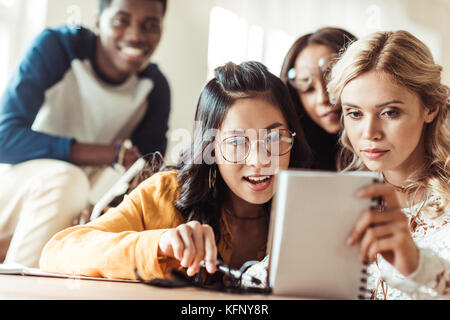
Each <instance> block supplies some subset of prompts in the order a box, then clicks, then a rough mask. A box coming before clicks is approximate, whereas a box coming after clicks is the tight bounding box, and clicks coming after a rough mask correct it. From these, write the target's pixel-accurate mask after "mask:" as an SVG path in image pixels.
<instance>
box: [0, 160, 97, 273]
mask: <svg viewBox="0 0 450 320" xmlns="http://www.w3.org/2000/svg"><path fill="white" fill-rule="evenodd" d="M2 166H5V165H2ZM89 190H90V185H89V180H88V177H87V175H86V174H85V172H84V171H83V170H82V169H81V168H79V167H77V166H74V165H72V164H70V163H68V162H64V161H58V160H49V159H39V160H31V161H27V162H23V163H20V164H16V165H11V166H8V167H6V168H5V167H4V168H2V171H0V237H2V236H9V235H13V237H12V239H11V244H10V246H9V249H8V252H7V254H6V259H5V262H4V263H12V262H15V263H20V264H23V265H26V266H28V267H34V268H37V267H38V263H39V258H40V255H41V251H42V249H43V247H44V245H45V244H46V243H47V242H48V240H50V238H51V237H52V236H53V235H54V234H55V233H57V232H58V231H60V230H62V229H65V228H67V227H69V226H70V225H71V222H72V220H73V218H74V217H76V216H77V215H78V214H79V213H80V211H81V210H82V209H84V208H85V207H86V205H87V203H88V196H89Z"/></svg>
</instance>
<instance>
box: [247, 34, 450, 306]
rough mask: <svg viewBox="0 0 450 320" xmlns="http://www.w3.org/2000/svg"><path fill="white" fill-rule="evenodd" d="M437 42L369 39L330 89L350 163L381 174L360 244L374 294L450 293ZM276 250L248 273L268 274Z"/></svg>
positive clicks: (444, 117) (353, 49)
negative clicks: (377, 204) (379, 202)
mask: <svg viewBox="0 0 450 320" xmlns="http://www.w3.org/2000/svg"><path fill="white" fill-rule="evenodd" d="M441 71H442V68H441V67H440V66H438V65H437V64H435V63H434V61H433V58H432V55H431V53H430V51H429V49H428V48H427V47H426V46H425V45H424V44H423V43H422V42H421V41H420V40H418V39H417V38H416V37H414V36H413V35H411V34H410V33H408V32H406V31H397V32H379V33H375V34H372V35H369V36H367V37H365V38H362V39H360V40H358V41H356V42H354V43H353V44H352V45H350V46H349V47H348V49H347V51H346V52H345V53H344V54H343V55H342V57H341V58H340V59H339V61H338V62H337V64H336V65H335V66H334V67H333V69H332V73H331V81H330V82H329V84H328V87H327V89H328V91H329V94H330V98H331V99H332V102H333V103H334V104H336V105H340V106H342V111H343V113H342V122H343V127H344V130H343V132H342V136H341V143H342V144H343V146H344V148H343V151H342V154H341V160H342V162H341V163H347V166H346V167H345V168H341V169H344V170H371V171H376V172H379V173H380V175H381V177H383V178H384V182H385V183H383V184H373V185H371V186H368V187H367V188H366V189H364V190H361V191H360V193H359V194H358V195H357V196H359V197H361V198H371V197H375V196H382V197H383V200H384V201H383V212H379V209H380V208H371V209H369V210H367V211H366V212H364V213H362V215H361V218H360V219H359V220H358V222H357V223H356V225H355V227H354V230H353V231H352V232H351V234H350V235H349V239H348V242H347V243H348V245H349V246H352V245H356V244H358V243H359V244H360V250H361V259H362V260H364V261H367V262H374V263H373V264H371V265H370V267H369V270H368V271H369V278H368V287H369V289H372V297H373V298H388V299H410V298H412V299H438V298H447V299H448V298H450V223H449V222H450V208H449V198H450V186H449V166H450V156H449V150H450V138H449V136H450V135H449V102H448V98H449V91H450V90H449V88H448V87H446V86H445V85H443V84H442V83H441ZM266 267H267V257H266V258H265V259H264V260H263V261H262V263H260V264H258V265H255V266H253V267H252V269H250V270H249V271H248V273H251V274H253V275H255V276H259V277H261V278H263V279H264V278H265V274H266V270H265V269H266Z"/></svg>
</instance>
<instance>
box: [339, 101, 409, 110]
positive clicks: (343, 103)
mask: <svg viewBox="0 0 450 320" xmlns="http://www.w3.org/2000/svg"><path fill="white" fill-rule="evenodd" d="M393 103H397V104H404V102H403V101H400V100H390V101H386V102H383V103H380V104H377V105H376V106H375V108H380V107H384V106H387V105H389V104H393ZM342 106H348V107H351V108H357V109H361V107H358V106H357V105H355V104H352V103H349V102H342Z"/></svg>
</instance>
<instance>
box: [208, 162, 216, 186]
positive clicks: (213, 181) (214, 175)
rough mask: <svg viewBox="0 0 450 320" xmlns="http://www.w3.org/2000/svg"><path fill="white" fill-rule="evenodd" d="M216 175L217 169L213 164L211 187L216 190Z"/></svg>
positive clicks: (210, 179)
mask: <svg viewBox="0 0 450 320" xmlns="http://www.w3.org/2000/svg"><path fill="white" fill-rule="evenodd" d="M216 175H217V171H216V169H215V168H213V167H212V166H211V167H210V168H209V189H211V190H215V189H216Z"/></svg>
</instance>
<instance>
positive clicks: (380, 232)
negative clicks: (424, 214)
mask: <svg viewBox="0 0 450 320" xmlns="http://www.w3.org/2000/svg"><path fill="white" fill-rule="evenodd" d="M356 196H357V197H359V198H361V199H368V198H369V199H370V198H373V197H379V196H381V197H382V198H383V200H384V210H383V211H381V212H380V211H378V210H377V209H376V208H370V209H368V210H366V211H365V212H364V213H363V214H362V215H361V217H360V218H359V219H358V221H357V222H356V224H355V227H354V229H353V231H352V232H351V234H350V236H349V238H348V242H347V244H348V245H349V246H352V245H354V244H356V243H358V242H360V244H361V247H360V251H361V259H362V260H363V261H368V262H374V261H376V257H377V254H378V253H380V254H381V255H382V256H383V258H384V259H385V260H386V261H388V262H389V263H390V264H392V265H393V266H394V267H395V268H396V269H397V270H398V271H399V272H400V273H402V274H403V275H405V276H408V275H409V274H411V273H412V272H414V271H415V270H416V269H417V267H418V265H419V250H418V248H417V247H416V245H415V243H414V240H413V239H412V237H411V233H410V231H409V226H408V219H407V218H406V216H405V214H404V213H403V212H402V211H401V210H400V205H399V202H398V199H397V196H396V195H395V190H394V188H392V186H389V185H386V184H380V183H376V184H372V185H370V186H368V187H366V188H364V189H362V190H360V191H359V192H358V193H357V195H356Z"/></svg>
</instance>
